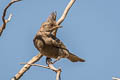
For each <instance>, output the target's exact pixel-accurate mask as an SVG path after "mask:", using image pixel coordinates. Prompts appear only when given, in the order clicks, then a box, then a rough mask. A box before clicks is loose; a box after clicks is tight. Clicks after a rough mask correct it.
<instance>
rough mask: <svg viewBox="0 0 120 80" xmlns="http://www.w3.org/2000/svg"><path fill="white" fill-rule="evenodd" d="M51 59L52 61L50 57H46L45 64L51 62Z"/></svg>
mask: <svg viewBox="0 0 120 80" xmlns="http://www.w3.org/2000/svg"><path fill="white" fill-rule="evenodd" d="M51 61H52V59H51V58H49V57H46V64H47V65H49V64H50V63H52V62H51Z"/></svg>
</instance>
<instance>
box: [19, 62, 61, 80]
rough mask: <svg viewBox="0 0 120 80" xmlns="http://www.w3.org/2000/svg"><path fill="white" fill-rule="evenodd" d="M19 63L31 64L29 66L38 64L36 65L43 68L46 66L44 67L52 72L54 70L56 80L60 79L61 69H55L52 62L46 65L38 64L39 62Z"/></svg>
mask: <svg viewBox="0 0 120 80" xmlns="http://www.w3.org/2000/svg"><path fill="white" fill-rule="evenodd" d="M20 64H25V65H26V64H27V65H31V66H38V67H43V68H46V69H50V70H52V71H54V72H56V80H59V79H60V74H61V69H60V68H59V69H57V68H55V67H54V65H53V64H52V63H49V64H48V66H43V65H39V64H29V63H20Z"/></svg>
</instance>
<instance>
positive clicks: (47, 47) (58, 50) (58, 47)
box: [33, 13, 85, 63]
mask: <svg viewBox="0 0 120 80" xmlns="http://www.w3.org/2000/svg"><path fill="white" fill-rule="evenodd" d="M60 27H61V26H60V25H57V24H56V15H55V13H52V14H51V16H50V17H49V18H48V20H47V21H46V22H44V23H43V24H42V25H41V28H40V30H39V31H38V32H37V34H36V36H35V38H34V40H33V42H34V45H35V47H36V48H37V49H38V51H40V53H41V54H42V55H43V56H46V57H47V59H49V58H54V59H56V61H57V60H59V59H61V58H67V59H69V60H70V61H72V62H78V61H80V62H85V60H84V59H81V58H79V57H78V56H76V55H74V54H72V53H71V52H69V50H68V49H67V48H66V46H65V45H64V44H63V43H62V42H61V41H60V40H59V39H58V38H57V37H56V36H55V35H54V34H53V32H54V31H55V30H56V29H58V28H60ZM56 61H54V62H56ZM54 62H53V63H54Z"/></svg>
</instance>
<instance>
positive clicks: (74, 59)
mask: <svg viewBox="0 0 120 80" xmlns="http://www.w3.org/2000/svg"><path fill="white" fill-rule="evenodd" d="M67 59H69V60H70V61H72V62H78V61H80V62H85V60H84V59H82V58H79V57H78V56H76V55H74V54H72V53H70V54H69V56H68V57H67Z"/></svg>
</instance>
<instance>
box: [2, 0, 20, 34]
mask: <svg viewBox="0 0 120 80" xmlns="http://www.w3.org/2000/svg"><path fill="white" fill-rule="evenodd" d="M18 1H21V0H12V1H11V2H10V3H9V4H8V5H7V6H6V7H5V9H4V11H3V16H2V21H3V24H2V26H1V27H0V36H1V35H2V32H3V30H4V29H5V27H6V24H7V23H8V22H9V21H10V20H11V18H12V14H10V15H9V17H8V19H5V16H6V13H7V9H8V8H9V7H10V6H11V5H12V4H13V3H15V2H18Z"/></svg>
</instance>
